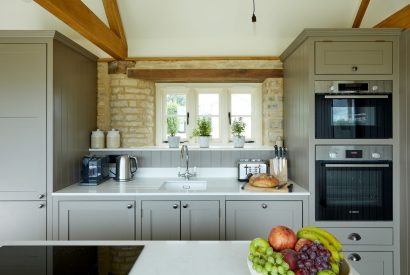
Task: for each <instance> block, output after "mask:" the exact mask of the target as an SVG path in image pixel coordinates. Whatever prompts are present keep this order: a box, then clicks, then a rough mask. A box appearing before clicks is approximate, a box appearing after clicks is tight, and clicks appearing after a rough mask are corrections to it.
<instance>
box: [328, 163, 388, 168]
mask: <svg viewBox="0 0 410 275" xmlns="http://www.w3.org/2000/svg"><path fill="white" fill-rule="evenodd" d="M325 167H340V168H342V167H347V168H348V167H352V168H356V167H365V168H380V167H390V164H359V163H348V164H338V163H327V164H325Z"/></svg>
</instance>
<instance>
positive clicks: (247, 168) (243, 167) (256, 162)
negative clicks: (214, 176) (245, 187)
mask: <svg viewBox="0 0 410 275" xmlns="http://www.w3.org/2000/svg"><path fill="white" fill-rule="evenodd" d="M267 171H268V164H267V163H266V161H264V160H261V159H240V160H239V162H238V181H248V179H249V177H250V176H251V175H253V174H260V173H267Z"/></svg>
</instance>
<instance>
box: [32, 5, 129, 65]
mask: <svg viewBox="0 0 410 275" xmlns="http://www.w3.org/2000/svg"><path fill="white" fill-rule="evenodd" d="M34 1H35V2H37V4H39V5H40V6H42V7H43V8H45V9H46V10H48V11H49V12H50V13H52V14H54V15H55V16H56V17H57V18H59V19H60V20H62V21H63V22H64V23H66V24H67V25H69V26H70V27H71V28H73V29H74V30H76V31H78V32H79V33H80V34H81V35H83V36H84V37H85V38H87V39H88V40H90V41H91V42H92V43H94V44H95V45H97V46H98V47H99V48H101V49H102V50H103V51H105V52H106V53H108V54H109V55H111V56H112V57H114V58H116V59H125V58H126V57H127V55H128V48H127V45H126V44H125V43H123V41H122V40H121V38H120V37H119V36H117V34H116V33H115V32H113V31H112V30H110V28H108V27H107V26H106V25H105V24H104V22H102V21H101V20H100V19H99V18H98V17H97V16H96V15H95V14H94V13H93V12H92V11H91V10H90V9H89V8H88V7H87V6H86V5H85V4H84V3H83V2H81V1H80V0H71V1H67V0H34Z"/></svg>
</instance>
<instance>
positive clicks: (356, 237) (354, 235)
mask: <svg viewBox="0 0 410 275" xmlns="http://www.w3.org/2000/svg"><path fill="white" fill-rule="evenodd" d="M347 238H348V239H349V240H351V241H360V240H361V239H362V237H361V236H360V235H359V234H357V233H352V234H350V235H349V236H348V237H347Z"/></svg>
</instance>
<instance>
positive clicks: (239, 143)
mask: <svg viewBox="0 0 410 275" xmlns="http://www.w3.org/2000/svg"><path fill="white" fill-rule="evenodd" d="M245 127H246V124H245V122H244V121H243V118H242V117H240V118H239V119H235V120H234V121H233V122H232V125H231V131H232V135H233V146H234V147H236V148H243V146H244V145H245V136H244V135H242V134H243V133H244V132H245Z"/></svg>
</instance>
